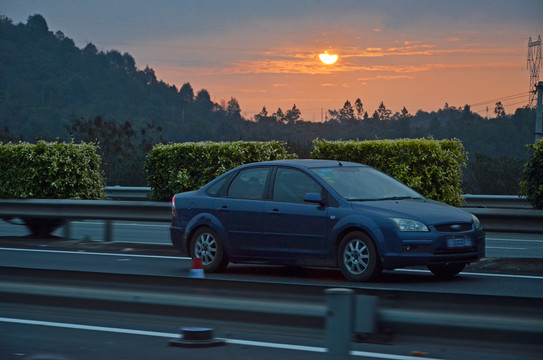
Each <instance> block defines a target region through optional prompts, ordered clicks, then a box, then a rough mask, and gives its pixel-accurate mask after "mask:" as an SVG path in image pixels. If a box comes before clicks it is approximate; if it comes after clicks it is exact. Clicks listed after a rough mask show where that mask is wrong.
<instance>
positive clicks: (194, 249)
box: [190, 227, 228, 272]
mask: <svg viewBox="0 0 543 360" xmlns="http://www.w3.org/2000/svg"><path fill="white" fill-rule="evenodd" d="M190 255H191V256H192V257H193V258H201V259H202V265H203V268H204V271H206V272H219V271H222V270H224V269H225V268H226V267H227V266H228V260H227V259H226V257H225V256H224V248H223V243H222V239H221V237H220V236H219V234H217V232H216V231H215V230H213V229H211V228H208V227H204V228H201V229H199V230H197V231H196V232H195V233H194V235H192V238H191V242H190Z"/></svg>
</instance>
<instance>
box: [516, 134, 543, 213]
mask: <svg viewBox="0 0 543 360" xmlns="http://www.w3.org/2000/svg"><path fill="white" fill-rule="evenodd" d="M527 147H528V148H529V149H530V150H531V151H532V154H531V156H530V159H529V160H528V162H527V163H526V165H525V166H524V172H523V180H522V181H521V182H520V195H523V196H526V199H527V200H528V202H530V204H532V206H533V207H534V208H535V209H543V139H540V140H537V142H536V143H535V144H530V145H528V146H527Z"/></svg>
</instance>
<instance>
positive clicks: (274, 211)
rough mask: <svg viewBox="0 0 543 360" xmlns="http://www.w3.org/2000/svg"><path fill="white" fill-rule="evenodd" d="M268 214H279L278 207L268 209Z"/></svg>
mask: <svg viewBox="0 0 543 360" xmlns="http://www.w3.org/2000/svg"><path fill="white" fill-rule="evenodd" d="M268 214H269V215H275V216H277V215H281V213H280V212H279V209H273V210H272V211H268Z"/></svg>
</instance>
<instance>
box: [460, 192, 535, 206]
mask: <svg viewBox="0 0 543 360" xmlns="http://www.w3.org/2000/svg"><path fill="white" fill-rule="evenodd" d="M462 196H463V197H464V199H466V201H465V203H464V207H468V208H476V207H482V208H501V209H532V208H533V207H532V205H530V203H529V202H528V200H526V198H524V197H520V196H516V195H471V194H464V195H462Z"/></svg>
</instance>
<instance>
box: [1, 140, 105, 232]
mask: <svg viewBox="0 0 543 360" xmlns="http://www.w3.org/2000/svg"><path fill="white" fill-rule="evenodd" d="M100 162H101V159H100V156H98V154H97V146H96V145H94V144H74V143H58V142H45V141H39V142H38V143H37V144H28V143H24V142H20V143H16V144H14V143H8V144H2V143H0V198H2V199H103V198H105V192H104V185H105V181H104V177H103V175H102V171H101V170H100ZM6 220H7V221H10V219H6ZM21 220H23V222H24V224H25V225H26V227H27V228H28V229H29V230H30V232H31V233H32V234H33V235H34V236H36V237H40V238H45V237H48V236H50V234H51V233H52V232H53V231H55V229H56V228H58V227H59V226H61V225H62V224H63V223H64V221H65V220H64V219H62V218H22V219H21Z"/></svg>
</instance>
